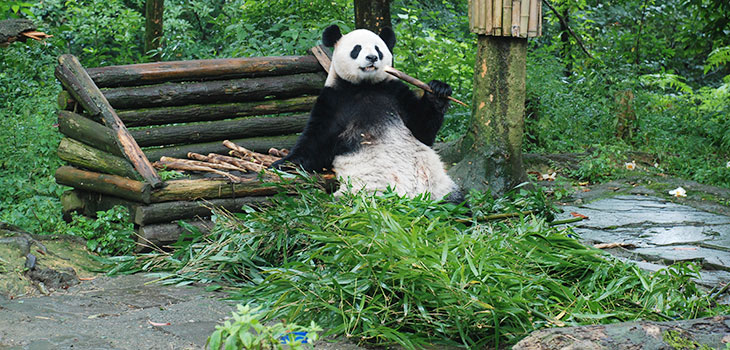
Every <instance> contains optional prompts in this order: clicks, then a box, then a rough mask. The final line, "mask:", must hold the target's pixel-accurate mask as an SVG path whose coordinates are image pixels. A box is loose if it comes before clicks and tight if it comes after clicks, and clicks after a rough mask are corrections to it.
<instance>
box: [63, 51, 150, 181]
mask: <svg viewBox="0 0 730 350" xmlns="http://www.w3.org/2000/svg"><path fill="white" fill-rule="evenodd" d="M55 75H56V78H58V80H59V81H61V83H62V84H63V86H64V87H65V88H66V90H67V91H69V92H70V93H71V95H72V96H73V97H74V98H75V99H76V101H78V102H79V103H80V104H81V105H82V106H83V107H84V109H86V111H88V112H89V114H90V115H94V116H96V115H101V117H102V120H104V123H105V124H106V125H107V126H108V127H109V128H111V129H112V130H113V133H114V137H115V140H116V141H117V144H118V145H119V148H120V149H121V150H122V153H123V154H124V155H125V157H126V158H127V159H128V160H129V161H130V162H131V163H132V164H133V165H134V168H135V169H136V170H137V171H138V172H139V173H140V175H142V178H144V179H145V181H147V182H149V184H150V185H151V186H152V187H153V188H157V187H160V186H162V181H161V180H160V177H159V175H157V172H156V171H155V169H154V168H153V167H152V164H151V163H150V162H149V161H148V160H147V158H146V157H145V155H144V153H142V150H141V149H140V148H139V146H138V145H137V142H135V141H134V138H132V136H131V135H130V134H129V132H128V131H127V128H126V127H125V126H124V123H122V121H121V120H119V117H117V114H116V112H115V111H114V109H113V108H112V107H111V105H109V102H108V101H107V99H106V98H105V97H104V95H103V94H102V93H101V91H99V88H97V87H96V85H95V84H94V82H93V81H92V80H91V78H90V77H89V75H88V74H87V73H86V70H84V67H82V66H81V63H79V60H78V59H76V57H74V56H73V55H70V54H65V55H61V56H60V57H59V58H58V66H56V71H55Z"/></svg>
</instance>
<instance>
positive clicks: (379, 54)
mask: <svg viewBox="0 0 730 350" xmlns="http://www.w3.org/2000/svg"><path fill="white" fill-rule="evenodd" d="M375 51H377V52H378V58H380V59H381V60H382V59H383V52H382V51H380V48H379V47H378V45H375Z"/></svg>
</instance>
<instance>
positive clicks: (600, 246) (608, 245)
mask: <svg viewBox="0 0 730 350" xmlns="http://www.w3.org/2000/svg"><path fill="white" fill-rule="evenodd" d="M619 247H620V248H629V249H633V248H636V246H635V245H633V244H631V243H625V242H613V243H598V244H594V245H593V248H596V249H610V248H619Z"/></svg>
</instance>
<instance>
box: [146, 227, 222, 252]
mask: <svg viewBox="0 0 730 350" xmlns="http://www.w3.org/2000/svg"><path fill="white" fill-rule="evenodd" d="M185 222H186V223H188V224H190V225H191V226H193V227H195V228H196V229H198V230H199V231H200V232H201V233H204V234H205V233H208V232H210V230H211V229H212V228H213V226H214V224H213V222H212V221H210V220H190V221H187V220H186V221H185ZM189 233H191V232H190V231H188V230H186V229H185V228H183V227H182V226H180V224H178V223H170V224H154V225H145V226H140V227H139V228H138V229H137V235H138V236H137V251H138V252H141V251H147V250H152V249H159V248H162V247H163V246H165V245H167V244H171V243H175V242H177V240H178V239H179V238H180V237H181V236H182V235H184V234H189Z"/></svg>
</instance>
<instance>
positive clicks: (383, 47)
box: [322, 25, 395, 86]
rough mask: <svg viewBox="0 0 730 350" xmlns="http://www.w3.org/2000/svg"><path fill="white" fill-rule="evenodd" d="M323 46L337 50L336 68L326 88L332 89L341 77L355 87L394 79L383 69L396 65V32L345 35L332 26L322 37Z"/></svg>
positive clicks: (367, 32) (329, 77) (333, 62)
mask: <svg viewBox="0 0 730 350" xmlns="http://www.w3.org/2000/svg"><path fill="white" fill-rule="evenodd" d="M322 43H323V44H324V45H325V46H329V47H333V46H334V52H333V53H332V65H331V66H330V72H329V76H328V77H327V82H325V86H332V85H333V84H334V83H335V81H336V78H337V77H339V78H341V79H343V80H345V81H348V82H350V83H353V84H360V83H379V82H381V81H383V80H386V79H391V78H392V77H391V76H390V75H389V74H388V73H386V72H385V71H384V70H383V67H385V66H391V65H393V54H392V53H391V52H392V50H393V46H394V45H395V33H394V32H393V30H392V29H390V28H387V27H386V28H383V29H382V30H381V31H380V35H376V34H375V33H373V32H371V31H369V30H367V29H357V30H353V31H351V32H349V33H347V34H345V35H342V33H341V32H340V28H339V27H338V26H337V25H331V26H329V27H327V29H325V30H324V33H323V34H322Z"/></svg>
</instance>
